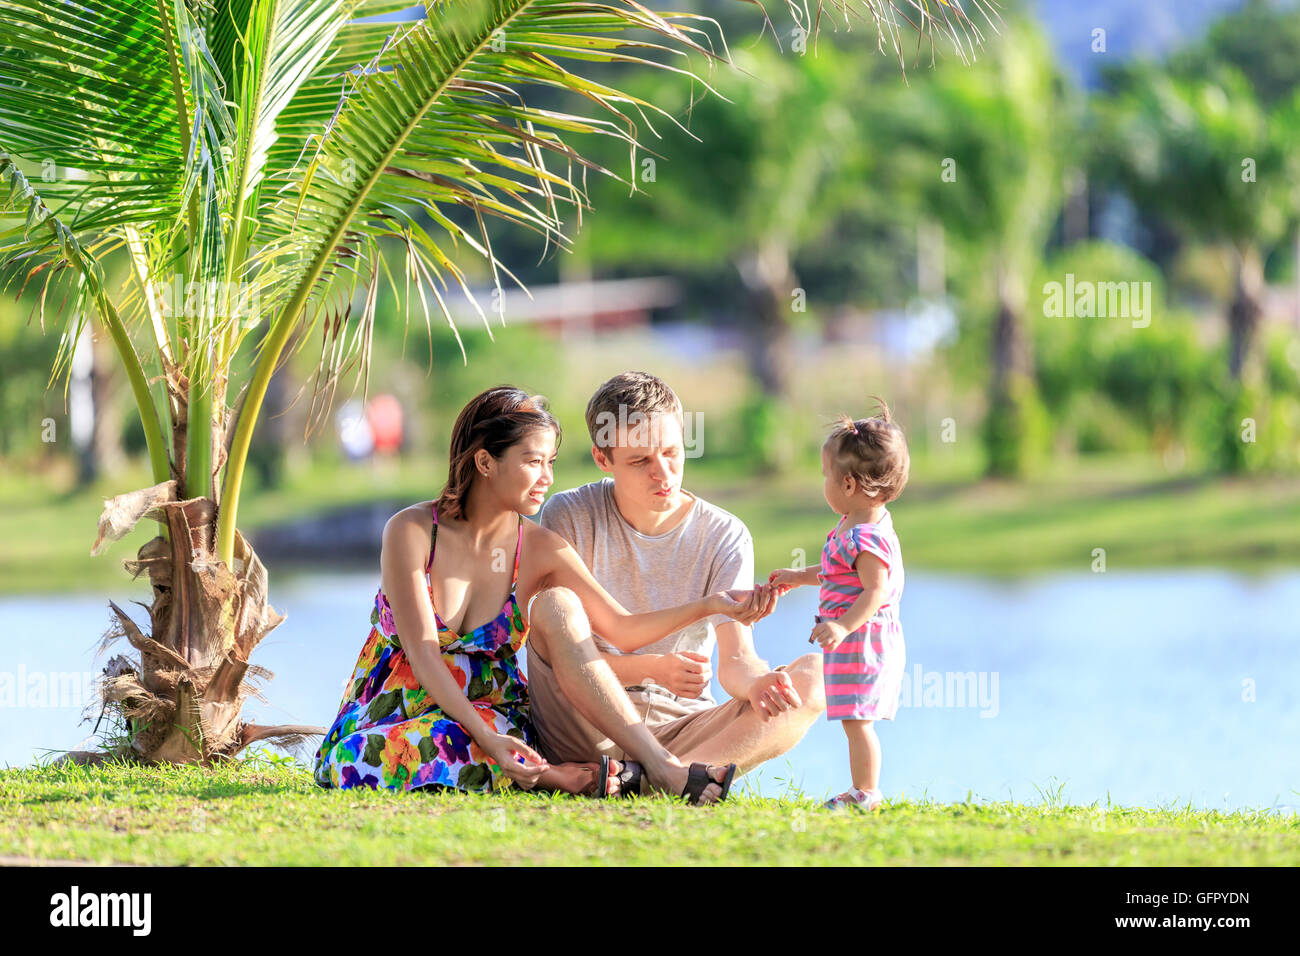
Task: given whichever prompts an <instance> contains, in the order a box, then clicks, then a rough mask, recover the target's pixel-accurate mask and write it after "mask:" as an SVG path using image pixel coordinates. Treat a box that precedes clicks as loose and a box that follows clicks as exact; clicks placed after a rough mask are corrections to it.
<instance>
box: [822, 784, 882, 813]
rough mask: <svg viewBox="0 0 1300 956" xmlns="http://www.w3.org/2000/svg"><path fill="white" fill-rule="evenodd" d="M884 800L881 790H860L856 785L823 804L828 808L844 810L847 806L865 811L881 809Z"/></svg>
mask: <svg viewBox="0 0 1300 956" xmlns="http://www.w3.org/2000/svg"><path fill="white" fill-rule="evenodd" d="M884 801H885V797H884V795H883V794H882V793H881V792H880V791H879V790H859V789H858V788H857V787H854V788H852V789H851V790H845V791H844V792H843V793H841V794H840V795H839V796H837V797H832V798H831V799H829V800H827V801H826V802H825V803H823V804H822V806H824V807H825V808H826V809H827V810H843V809H844V808H846V807H852V808H853V809H855V810H861V811H863V812H864V813H865V812H867V811H870V810H879V809H880V806H881V804H882V803H884Z"/></svg>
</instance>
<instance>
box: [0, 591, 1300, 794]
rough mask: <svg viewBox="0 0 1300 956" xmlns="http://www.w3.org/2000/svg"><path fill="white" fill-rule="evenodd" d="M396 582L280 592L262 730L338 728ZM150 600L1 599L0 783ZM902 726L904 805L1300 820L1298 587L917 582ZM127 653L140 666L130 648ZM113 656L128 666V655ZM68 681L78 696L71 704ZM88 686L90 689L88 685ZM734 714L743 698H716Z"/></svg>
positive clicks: (887, 757) (825, 780)
mask: <svg viewBox="0 0 1300 956" xmlns="http://www.w3.org/2000/svg"><path fill="white" fill-rule="evenodd" d="M377 583H378V576H377V574H376V575H357V574H346V575H344V574H323V573H322V574H312V575H305V576H298V577H290V576H278V577H277V578H276V579H275V583H274V586H273V593H272V604H273V605H274V606H275V607H276V608H277V609H278V610H280V611H282V612H284V613H286V614H287V615H288V619H287V620H286V622H285V623H284V624H282V625H281V626H280V627H279V628H278V629H276V630H275V631H273V632H272V633H271V635H270V636H269V637H268V638H267V639H266V640H265V641H264V642H263V644H262V645H261V646H260V647H259V648H258V649H257V651H256V652H255V653H254V656H253V661H254V663H258V664H261V665H262V666H264V667H269V668H270V669H271V670H273V671H275V672H276V675H277V676H276V678H275V679H274V680H272V681H271V682H270V683H269V684H268V685H267V689H266V696H267V698H268V701H269V705H268V704H262V703H260V702H259V701H257V700H255V699H254V700H251V701H250V702H249V703H248V704H247V705H246V708H245V716H246V717H247V718H248V719H252V720H256V721H257V722H259V723H308V724H318V725H321V726H327V725H328V724H329V723H330V722H331V720H332V719H333V717H334V714H335V711H336V709H337V707H338V703H339V699H340V695H341V689H342V683H343V681H344V680H345V678H346V677H347V676H348V675H349V674H350V673H351V669H352V666H353V664H354V662H355V659H356V655H357V653H358V651H359V650H360V647H361V644H362V641H363V640H364V638H365V636H366V632H367V631H368V629H369V623H368V621H369V613H370V607H371V603H372V601H373V599H374V593H375V588H376V586H377ZM109 597H112V598H113V599H114V600H116V601H117V603H118V604H119V606H122V607H124V608H128V609H130V610H131V611H132V612H133V613H135V615H136V618H137V620H147V615H146V614H145V612H144V611H143V609H142V608H140V607H138V606H137V605H133V604H129V603H128V600H129V599H130V598H131V597H138V598H144V597H145V592H144V591H143V590H136V589H133V585H132V584H131V583H129V582H128V583H126V584H124V586H123V588H122V589H121V591H119V592H117V593H114V594H104V595H98V594H93V595H92V594H85V595H78V596H73V597H68V596H62V595H60V596H48V597H5V598H0V634H3V640H4V645H3V646H4V652H3V654H2V655H0V726H3V727H4V729H5V733H4V735H3V737H2V738H0V765H9V766H20V765H24V764H28V763H30V762H32V760H33V758H34V757H36V756H37V755H39V754H41V753H42V752H43V751H45V750H47V749H57V750H66V749H72V748H74V747H75V746H76V745H78V744H79V743H80V742H82V741H83V740H84V738H85V737H86V736H87V734H89V732H90V727H91V725H90V724H89V723H85V724H80V723H79V718H80V716H81V705H82V704H84V702H85V699H88V698H84V699H78V698H79V697H80V695H82V694H87V693H88V690H86V689H85V688H84V684H85V680H86V679H88V678H89V677H90V676H91V674H90V673H89V672H97V671H98V669H99V668H100V667H102V665H103V659H100V660H98V661H96V660H93V659H92V655H91V651H92V649H93V648H94V647H95V645H96V643H97V641H96V638H97V636H98V635H99V634H100V633H101V632H102V631H103V629H104V628H105V626H106V625H107V624H108V621H109V614H110V612H109V610H108V606H107V600H108V598H109ZM815 601H816V593H815V590H814V589H812V588H803V589H800V590H798V591H795V592H793V593H792V594H790V595H788V596H787V597H786V598H785V599H783V601H782V603H781V604H780V606H779V607H778V609H777V611H776V612H775V613H774V614H773V615H772V616H771V617H769V618H767V619H766V620H764V621H762V622H761V623H760V624H759V625H758V627H757V629H756V631H755V642H756V645H757V647H758V650H759V653H760V654H761V655H763V656H764V657H766V658H767V659H768V660H769V661H771V662H772V663H773V664H776V663H781V662H785V661H789V660H792V659H794V658H795V657H797V656H798V655H800V654H803V653H806V652H807V651H808V650H809V649H810V646H809V645H808V644H807V635H808V631H809V629H810V623H811V619H812V614H813V612H814V608H815ZM902 618H903V626H904V631H905V634H906V640H907V654H908V663H907V668H908V679H907V681H906V686H905V689H904V694H905V697H904V706H903V707H901V708H900V710H899V714H898V718H897V719H896V720H895V721H893V722H888V721H886V722H881V724H880V725H879V731H880V737H881V741H882V743H883V747H884V772H883V777H882V788H883V789H884V791H885V793H886V794H887V795H890V796H899V795H907V796H908V797H922V796H928V797H930V798H933V799H936V800H942V801H950V800H960V799H964V798H965V797H966V796H967V794H968V793H970V794H972V795H973V796H974V797H975V798H977V799H978V798H988V799H1014V800H1018V801H1022V802H1031V803H1035V802H1040V801H1041V800H1042V798H1043V793H1045V792H1054V791H1055V790H1056V789H1057V788H1058V787H1061V786H1062V785H1063V791H1062V792H1061V796H1062V798H1063V799H1064V800H1065V801H1067V802H1070V803H1076V804H1089V803H1091V802H1093V801H1095V800H1097V801H1101V802H1102V803H1103V804H1104V803H1105V802H1106V800H1107V799H1108V798H1109V799H1110V800H1111V801H1112V802H1114V803H1115V804H1121V805H1126V806H1147V807H1159V806H1168V805H1170V804H1178V805H1186V804H1188V803H1190V804H1192V805H1193V806H1196V807H1210V808H1221V809H1222V808H1228V809H1237V808H1258V807H1265V808H1280V809H1287V810H1291V811H1294V808H1295V807H1296V806H1297V805H1300V693H1298V692H1297V688H1300V571H1294V570H1289V571H1284V572H1277V573H1271V574H1262V575H1257V576H1244V575H1239V574H1235V573H1231V572H1227V571H1217V570H1176V571H1154V572H1144V573H1120V572H1115V571H1109V572H1106V573H1102V574H1089V573H1084V574H1062V575H1040V576H1035V577H1031V578H1025V579H1021V580H1015V581H1007V580H997V579H982V578H976V577H971V576H965V575H941V574H927V573H923V572H920V571H917V572H912V573H909V575H908V583H907V592H906V595H905V597H904V599H903V605H902ZM121 649H122V650H125V649H127V648H126V647H125V644H124V642H123V647H122V648H121ZM110 653H111V652H110ZM60 679H62V686H61V687H60ZM74 684H76V685H77V686H76V687H75V688H74V687H73V685H74ZM714 695H715V697H717V698H718V699H725V695H724V694H723V692H722V691H721V688H719V687H718V686H717V684H716V681H715V685H714ZM745 783H746V786H748V787H756V788H757V789H758V790H759V791H760V792H762V793H764V794H769V795H776V794H779V793H781V792H782V791H783V790H784V789H785V787H786V786H787V785H790V784H792V785H794V786H797V787H799V788H801V789H803V790H804V791H805V792H807V793H809V794H811V795H815V796H822V795H825V794H827V793H833V792H838V791H839V790H840V789H843V788H844V787H845V786H847V785H848V783H849V778H848V760H847V751H846V749H845V745H844V737H843V732H842V731H841V729H840V727H839V726H838V725H837V724H835V723H832V722H829V721H826V720H824V719H823V720H821V721H819V722H818V723H817V724H816V725H814V727H813V728H812V730H811V731H810V732H809V733H808V735H807V736H806V737H805V738H804V740H803V741H802V742H801V743H800V744H799V745H798V746H797V747H796V748H795V749H794V750H793V751H791V752H790V754H788V755H787V756H786V757H783V758H779V759H777V760H775V761H772V762H770V763H768V764H767V765H765V766H764V767H762V768H760V769H759V770H758V771H755V772H754V773H752V774H750V776H749V777H748V778H747V779H746V781H745Z"/></svg>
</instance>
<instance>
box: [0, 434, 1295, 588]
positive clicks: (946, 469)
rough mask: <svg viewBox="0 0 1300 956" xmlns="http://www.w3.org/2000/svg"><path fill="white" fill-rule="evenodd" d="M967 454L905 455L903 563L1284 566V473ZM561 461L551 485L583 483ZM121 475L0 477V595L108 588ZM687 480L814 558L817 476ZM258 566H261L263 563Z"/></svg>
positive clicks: (359, 474) (138, 483)
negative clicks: (108, 542) (1014, 473)
mask: <svg viewBox="0 0 1300 956" xmlns="http://www.w3.org/2000/svg"><path fill="white" fill-rule="evenodd" d="M444 469H445V465H444V464H443V463H442V462H440V461H437V460H432V459H429V460H423V459H410V460H405V461H401V462H391V463H388V464H387V466H386V467H381V468H373V467H370V466H363V467H354V466H351V465H348V464H344V463H328V462H316V463H313V464H310V465H308V466H305V467H302V468H299V469H297V470H295V471H293V472H291V474H290V475H289V477H288V480H287V481H286V483H285V484H284V486H283V487H281V488H279V489H275V490H263V491H254V492H252V493H250V494H247V495H246V496H245V498H244V507H243V519H242V520H241V526H242V527H243V528H245V529H246V530H255V529H257V528H258V527H261V526H263V525H265V524H268V523H273V522H277V521H285V520H290V519H292V518H295V517H300V516H303V515H306V514H309V513H311V512H313V511H321V510H326V509H330V508H334V507H338V506H341V505H347V504H355V503H358V502H364V501H369V500H374V499H391V500H395V501H418V500H420V499H422V498H430V497H433V496H434V495H435V494H436V492H437V487H438V484H439V481H438V479H439V477H440V476H441V475H442V474H443V473H444ZM973 471H974V469H973V467H972V466H971V463H969V462H960V461H948V462H942V461H940V462H929V463H927V462H918V463H917V464H916V465H914V467H913V475H914V477H913V481H912V483H911V485H909V487H908V489H907V491H906V492H905V494H904V496H903V498H901V499H900V500H899V501H898V502H897V503H896V504H895V505H894V506H893V511H894V514H895V525H896V527H897V528H898V530H899V534H900V536H901V538H902V541H903V549H904V553H905V555H906V557H907V566H908V568H910V569H916V568H921V569H933V570H944V571H954V572H971V573H980V574H991V575H1003V574H1022V573H1031V572H1036V571H1046V570H1076V571H1078V570H1088V569H1090V568H1091V566H1092V562H1093V559H1094V554H1093V552H1094V549H1096V548H1103V549H1105V552H1106V567H1107V569H1108V570H1120V569H1128V568H1143V567H1169V566H1185V565H1215V566H1220V567H1234V568H1240V569H1266V568H1270V567H1276V566H1285V565H1292V566H1294V565H1296V564H1300V495H1297V493H1296V482H1295V480H1294V479H1281V478H1273V479H1270V478H1254V479H1216V478H1210V477H1197V476H1191V477H1177V478H1171V477H1169V476H1168V475H1167V474H1165V473H1164V472H1162V471H1160V470H1158V469H1157V468H1154V467H1152V466H1151V465H1150V464H1149V463H1146V462H1143V461H1141V460H1138V461H1125V460H1103V461H1085V462H1062V463H1058V464H1057V465H1056V466H1055V467H1054V468H1053V469H1051V470H1050V471H1048V472H1046V473H1044V474H1042V475H1040V476H1038V477H1036V478H1034V479H1031V480H1029V481H1025V482H1022V483H1015V484H1012V483H1000V482H990V481H982V480H979V479H978V478H976V477H974V476H973ZM598 476H599V473H598V472H597V471H596V469H595V468H594V467H592V466H589V465H588V466H583V465H578V464H574V463H572V462H570V463H569V464H567V465H566V467H563V468H562V469H561V470H560V471H559V473H558V474H557V475H556V487H557V488H567V487H572V486H574V485H577V484H580V483H582V482H584V481H590V480H593V479H594V478H596V477H598ZM148 483H149V482H148V479H147V477H146V475H145V474H144V472H142V471H141V472H138V473H137V472H131V473H128V474H124V475H119V476H115V477H114V478H112V479H111V480H106V481H103V482H100V483H99V484H98V485H96V486H95V487H93V488H89V489H84V490H81V491H75V490H72V488H71V482H70V476H67V475H63V474H60V473H57V472H56V473H52V474H21V473H14V472H10V473H5V474H0V593H5V592H7V593H40V592H47V591H55V592H57V591H71V590H83V591H84V590H89V589H101V590H102V589H109V590H120V589H121V588H123V587H124V586H125V582H126V578H125V575H124V573H123V571H122V568H121V561H122V559H124V558H128V557H133V556H134V553H135V550H136V549H137V548H138V547H139V546H140V544H142V543H143V542H144V541H145V540H147V538H148V537H150V536H152V535H153V534H154V533H155V531H154V528H153V526H152V524H151V523H150V522H145V523H143V524H142V525H141V526H140V527H139V528H137V530H136V531H135V532H133V533H132V534H131V535H129V536H128V537H127V538H125V539H123V540H122V541H120V542H118V543H117V544H115V545H113V546H112V547H111V548H110V549H109V551H108V552H107V553H106V554H104V555H101V556H99V557H95V558H91V557H90V545H91V542H92V541H93V540H94V537H95V522H96V519H97V518H98V516H99V511H100V508H101V506H102V500H103V498H105V497H110V496H112V495H114V494H117V493H120V492H123V491H129V490H132V489H134V488H139V487H143V486H145V485H147V484H148ZM687 487H689V488H691V489H692V490H694V491H696V492H698V493H699V494H701V495H703V496H705V497H707V498H708V499H709V500H711V501H713V502H715V503H716V504H718V505H720V506H722V507H724V508H727V509H728V510H730V511H733V512H735V513H736V514H737V515H739V516H740V517H741V518H742V519H744V521H745V522H746V523H747V524H748V525H749V527H750V530H751V531H752V532H753V534H754V539H755V545H756V552H757V555H756V557H757V564H758V568H759V570H760V572H763V571H766V570H768V569H770V568H772V567H778V566H783V565H788V564H790V563H791V562H792V561H793V560H795V559H796V557H797V554H796V550H795V549H800V548H801V549H803V551H804V557H805V559H806V560H808V561H814V560H816V557H817V553H818V551H819V549H820V547H821V544H822V543H823V541H824V540H825V536H826V532H827V530H828V529H829V528H830V527H831V525H832V524H833V523H834V522H833V518H832V516H831V515H830V514H829V512H828V511H827V508H826V504H825V502H824V501H823V500H822V498H821V482H820V476H818V475H816V474H803V473H800V474H798V475H793V476H786V477H781V478H758V477H755V476H753V475H751V474H749V473H747V472H745V471H744V470H743V469H742V468H741V467H740V466H738V465H736V464H734V463H728V462H719V463H713V462H709V461H708V460H707V459H704V460H699V461H691V462H690V463H689V466H688V471H687ZM272 573H273V575H274V567H272Z"/></svg>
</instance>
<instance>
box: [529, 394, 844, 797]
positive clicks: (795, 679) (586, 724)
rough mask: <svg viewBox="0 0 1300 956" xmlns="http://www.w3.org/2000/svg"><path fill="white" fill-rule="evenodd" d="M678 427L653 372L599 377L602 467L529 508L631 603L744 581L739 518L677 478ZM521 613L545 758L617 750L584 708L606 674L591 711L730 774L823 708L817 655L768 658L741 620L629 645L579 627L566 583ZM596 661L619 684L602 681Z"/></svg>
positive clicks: (747, 559) (652, 603) (594, 419)
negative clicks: (630, 648)
mask: <svg viewBox="0 0 1300 956" xmlns="http://www.w3.org/2000/svg"><path fill="white" fill-rule="evenodd" d="M682 426H683V417H682V405H681V402H680V401H679V400H678V398H677V396H676V394H674V392H673V390H672V389H671V388H669V387H668V385H667V384H666V383H665V382H663V381H662V380H661V379H659V378H656V377H655V376H653V375H648V374H646V373H644V372H627V373H624V374H622V375H617V376H615V377H614V378H612V379H610V380H609V381H608V382H606V383H605V384H604V385H602V386H601V387H600V388H599V389H598V390H597V391H596V394H595V395H594V396H592V399H591V402H590V403H589V404H588V406H587V428H588V431H589V432H590V433H591V438H592V450H591V451H592V457H593V458H594V459H595V461H596V464H597V466H599V467H600V469H601V470H602V471H604V472H606V474H607V475H609V476H610V477H607V478H605V479H603V480H601V481H598V482H593V483H591V484H588V485H583V486H582V487H580V488H575V489H572V490H570V491H565V492H561V493H560V494H557V495H555V496H553V497H552V498H551V499H550V500H549V501H548V502H547V503H546V506H545V507H544V508H543V509H542V512H541V515H540V518H539V520H540V522H541V524H542V525H543V526H544V527H547V528H550V529H551V530H552V531H555V532H556V533H557V534H559V535H561V536H562V537H564V538H565V539H566V540H567V541H569V543H570V544H572V545H573V547H574V548H575V549H576V550H577V552H578V554H579V555H580V556H581V557H582V559H583V560H584V561H585V562H586V564H587V567H588V569H589V570H590V571H591V573H592V576H593V577H595V579H596V580H597V581H599V582H600V584H601V585H602V586H603V587H604V588H605V589H606V590H607V591H609V593H610V594H611V595H612V596H613V597H614V598H615V599H616V600H618V601H619V602H620V603H621V604H623V606H624V607H626V608H627V609H628V610H629V611H632V612H634V613H641V612H645V611H652V610H657V609H659V608H663V607H670V606H673V605H676V604H680V603H682V602H684V601H689V600H693V599H695V598H699V597H703V596H704V595H706V594H709V593H711V592H714V591H720V590H729V589H732V588H744V589H749V588H752V587H753V586H754V546H753V540H752V539H751V537H750V534H749V530H748V529H747V528H746V527H745V525H744V523H743V522H741V521H740V519H738V518H736V517H735V516H734V515H731V514H729V513H728V512H726V511H724V510H722V509H721V508H718V507H716V506H714V505H711V504H709V503H708V502H707V501H704V500H703V499H701V498H699V497H697V496H696V495H693V494H691V493H690V492H688V491H686V490H685V489H684V488H683V487H682V470H683V464H684V460H685V449H684V442H683V428H682ZM530 617H531V630H530V634H529V653H528V681H529V687H530V698H531V701H532V718H533V722H534V724H535V726H536V728H537V732H538V737H539V739H540V742H541V747H540V749H541V751H542V753H543V755H544V756H545V757H546V758H547V759H548V760H552V761H557V762H559V761H590V760H592V759H595V758H597V757H599V756H600V755H602V754H603V755H608V756H610V757H611V758H613V759H615V760H623V759H625V753H624V751H623V750H622V749H621V748H620V747H619V746H618V745H617V744H615V743H614V742H613V741H612V740H610V739H609V738H608V737H606V736H605V734H603V733H602V732H601V731H600V730H598V729H597V728H596V727H595V726H594V724H593V723H592V722H591V721H590V720H589V719H588V716H584V713H585V714H587V715H589V714H590V713H591V708H592V700H593V695H592V693H591V692H590V690H589V688H590V687H591V686H593V685H594V684H600V685H606V686H605V690H604V691H603V701H602V703H601V704H600V707H599V709H600V710H601V711H602V716H606V717H610V718H617V719H618V721H619V722H621V723H626V722H628V721H629V720H639V721H640V722H642V723H644V724H645V726H646V727H647V728H648V729H649V730H650V732H651V733H652V734H653V735H654V737H655V738H656V739H657V740H658V741H659V743H661V744H662V745H663V746H664V747H665V748H667V750H669V751H671V752H672V753H673V754H674V755H675V756H676V757H678V758H679V759H680V760H681V761H682V762H683V763H686V762H696V761H699V762H703V763H710V764H727V763H733V762H734V763H735V764H737V768H738V772H739V773H742V774H743V773H746V772H748V771H749V770H751V769H753V768H754V767H755V766H757V765H758V764H760V763H762V762H763V761H765V760H770V759H771V758H773V757H776V756H778V755H780V754H783V753H785V752H786V751H788V750H789V749H790V748H792V747H793V746H794V745H795V744H796V743H798V742H799V740H800V739H801V738H802V737H803V735H804V733H806V732H807V730H808V728H809V727H810V726H811V725H812V723H813V721H814V720H816V719H817V717H818V715H819V714H821V713H822V711H823V710H824V709H825V698H824V695H823V692H822V662H821V658H820V656H819V655H817V654H815V653H813V654H805V655H804V656H802V657H800V658H799V659H797V660H795V661H793V662H792V663H790V664H785V665H781V666H778V667H776V668H772V667H770V666H769V665H768V664H767V662H766V661H764V660H762V659H761V658H760V657H759V656H758V655H757V653H756V652H755V650H754V644H753V637H752V635H751V633H750V629H749V628H748V627H747V626H745V625H742V624H739V623H737V622H736V621H732V620H730V619H728V618H725V617H721V616H719V617H717V618H710V619H707V620H705V621H701V622H698V623H697V624H694V625H691V626H690V627H687V628H683V629H682V630H680V631H677V632H676V633H674V634H671V635H669V636H668V637H666V638H663V639H662V640H660V641H657V642H655V643H653V644H650V645H648V646H646V647H644V648H641V649H640V650H638V651H636V652H633V653H622V652H620V651H619V650H618V649H617V648H615V647H614V646H613V645H611V644H610V643H609V642H607V641H605V640H604V639H603V638H602V636H601V635H593V634H591V629H590V624H589V622H588V621H587V620H586V615H585V613H584V612H583V610H582V605H581V604H580V603H579V602H578V601H577V599H576V597H575V596H574V595H573V594H572V592H569V591H567V589H563V588H558V589H550V590H547V591H543V592H542V593H540V594H539V595H537V597H536V598H535V599H534V600H533V603H532V608H531V611H530ZM715 641H716V644H717V646H718V653H719V663H718V671H717V673H718V682H719V683H720V684H721V685H722V687H723V689H724V690H726V691H727V693H728V694H730V695H731V699H730V700H728V701H726V702H725V703H721V704H719V703H717V702H716V701H715V700H714V699H713V697H712V695H711V693H710V690H709V680H710V678H711V677H712V667H711V664H712V654H713V646H714V644H715ZM593 646H594V652H593ZM600 662H603V663H604V664H605V665H608V668H609V669H610V670H611V671H612V672H613V675H614V677H615V678H616V680H617V683H618V684H619V685H621V686H622V687H623V689H624V693H623V694H619V693H617V692H614V691H610V690H609V686H608V685H609V684H610V683H611V682H610V681H609V680H608V678H607V676H606V675H604V673H603V668H601V667H600V666H599V664H600ZM576 670H582V671H583V672H584V675H585V681H584V682H579V681H578V680H577V679H576V678H575V675H574V671H576ZM597 671H600V672H601V673H599V674H597V673H596V672H597ZM629 715H631V716H629Z"/></svg>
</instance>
